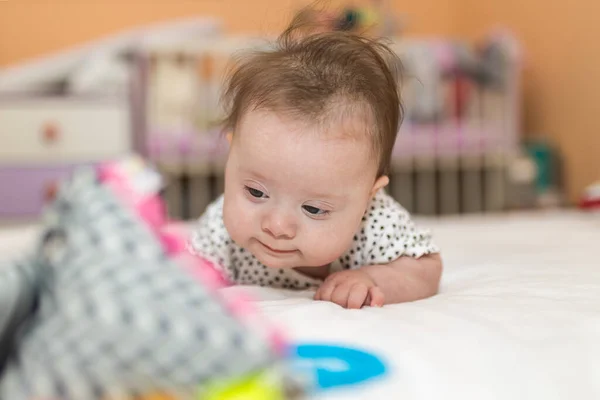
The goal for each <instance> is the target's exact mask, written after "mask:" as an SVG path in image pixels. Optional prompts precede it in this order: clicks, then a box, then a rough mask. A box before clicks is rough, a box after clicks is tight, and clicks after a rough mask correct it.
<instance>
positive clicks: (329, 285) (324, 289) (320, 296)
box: [315, 282, 336, 301]
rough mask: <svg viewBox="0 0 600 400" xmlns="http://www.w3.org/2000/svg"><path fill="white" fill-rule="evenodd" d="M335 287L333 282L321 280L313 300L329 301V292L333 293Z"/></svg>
mask: <svg viewBox="0 0 600 400" xmlns="http://www.w3.org/2000/svg"><path fill="white" fill-rule="evenodd" d="M335 287H336V284H335V283H333V282H323V284H322V285H321V287H320V288H319V290H318V291H317V293H316V294H315V300H322V301H331V294H332V293H333V290H334V289H335Z"/></svg>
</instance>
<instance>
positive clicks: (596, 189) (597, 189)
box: [579, 180, 600, 211]
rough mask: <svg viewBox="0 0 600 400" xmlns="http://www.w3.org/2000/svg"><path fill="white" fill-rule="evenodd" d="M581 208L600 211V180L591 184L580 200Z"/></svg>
mask: <svg viewBox="0 0 600 400" xmlns="http://www.w3.org/2000/svg"><path fill="white" fill-rule="evenodd" d="M579 208H580V209H582V210H588V211H600V180H599V181H597V182H594V183H592V184H591V185H589V186H588V187H587V188H586V189H585V190H584V192H583V195H582V196H581V199H580V201H579Z"/></svg>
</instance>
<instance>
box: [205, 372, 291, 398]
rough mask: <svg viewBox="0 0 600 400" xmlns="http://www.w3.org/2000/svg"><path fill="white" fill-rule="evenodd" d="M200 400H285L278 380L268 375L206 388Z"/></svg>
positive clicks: (257, 375) (259, 375)
mask: <svg viewBox="0 0 600 400" xmlns="http://www.w3.org/2000/svg"><path fill="white" fill-rule="evenodd" d="M197 399H198V400H285V395H284V393H283V389H282V388H281V385H280V384H279V383H278V382H277V379H273V377H272V376H269V375H268V374H264V373H262V374H255V375H250V376H248V377H246V378H242V379H240V380H237V381H233V382H222V383H217V384H212V385H207V386H205V387H204V388H203V389H202V390H201V392H200V393H199V395H198V397H197Z"/></svg>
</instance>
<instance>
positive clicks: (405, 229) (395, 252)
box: [361, 191, 439, 264]
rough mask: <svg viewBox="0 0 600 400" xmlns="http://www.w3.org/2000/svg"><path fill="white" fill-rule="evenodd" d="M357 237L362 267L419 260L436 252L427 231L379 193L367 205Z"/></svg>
mask: <svg viewBox="0 0 600 400" xmlns="http://www.w3.org/2000/svg"><path fill="white" fill-rule="evenodd" d="M361 234H362V236H364V238H362V240H363V242H364V247H363V249H362V250H363V251H362V254H363V262H364V263H365V264H385V263H389V262H392V261H394V260H396V259H398V258H399V257H402V256H408V257H413V258H420V257H423V256H424V255H428V254H434V253H438V252H439V248H438V247H437V245H436V244H435V243H434V242H433V239H432V236H431V234H430V232H428V231H425V230H421V229H419V228H418V227H417V226H416V224H415V223H414V221H413V220H412V219H411V216H410V214H409V213H408V211H406V209H404V208H403V207H402V206H401V205H400V204H399V203H398V202H397V201H396V200H394V199H393V198H392V197H391V196H389V195H387V194H385V192H383V191H381V192H380V193H378V194H377V195H376V196H375V198H374V199H373V201H372V202H371V205H370V207H369V209H368V210H367V212H366V214H365V217H364V218H363V223H362V230H361Z"/></svg>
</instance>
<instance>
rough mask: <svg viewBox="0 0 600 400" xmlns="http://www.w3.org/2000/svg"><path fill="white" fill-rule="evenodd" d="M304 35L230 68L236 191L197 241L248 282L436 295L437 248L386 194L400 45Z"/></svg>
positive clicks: (353, 296) (335, 294)
mask: <svg viewBox="0 0 600 400" xmlns="http://www.w3.org/2000/svg"><path fill="white" fill-rule="evenodd" d="M299 32H300V29H299V26H294V24H292V26H291V27H290V28H288V29H287V30H286V31H285V32H284V33H283V34H282V35H281V36H280V38H279V40H278V42H277V46H276V48H275V49H274V50H271V51H260V52H255V53H252V54H251V55H249V56H248V57H247V58H245V59H242V60H241V61H240V62H239V63H238V64H237V66H236V67H235V69H234V70H233V71H232V74H231V76H230V78H229V80H228V82H227V86H226V91H225V94H224V106H225V109H226V115H227V117H226V120H225V122H226V124H225V125H226V127H227V129H228V130H229V131H230V132H232V133H231V134H229V135H228V140H229V143H230V149H229V154H228V158H227V163H226V168H225V191H224V194H223V196H221V197H220V198H219V199H218V200H216V201H215V202H214V203H213V204H211V205H209V207H208V208H207V210H206V212H205V213H204V215H202V217H201V218H200V220H199V223H198V225H197V227H196V230H195V232H194V234H193V236H192V239H191V243H190V244H191V246H190V248H191V250H192V251H193V252H195V253H196V254H198V255H202V256H204V257H206V258H209V259H211V260H213V261H214V262H215V263H217V264H218V265H221V266H222V267H223V270H224V272H225V273H226V275H227V276H228V277H229V278H230V279H231V280H232V281H233V282H236V283H238V284H258V285H262V286H272V287H279V288H288V289H311V288H315V289H316V294H315V296H314V298H315V299H316V300H323V301H331V302H334V303H337V304H339V305H340V306H342V307H346V308H361V307H363V306H382V305H384V304H391V303H400V302H406V301H413V300H418V299H423V298H426V297H429V296H433V295H434V294H436V293H437V291H438V286H439V281H440V276H441V272H442V262H441V258H440V256H439V250H438V247H437V246H436V245H435V244H434V243H433V242H432V239H431V237H430V236H429V235H428V234H426V233H424V232H420V231H419V230H417V228H416V226H415V224H414V223H413V222H412V221H411V218H410V216H409V214H408V213H407V211H406V210H405V209H403V208H402V207H401V206H400V205H399V204H398V203H397V202H396V201H395V200H394V199H393V198H392V197H390V196H389V195H388V194H386V192H385V190H384V188H385V187H386V185H387V184H388V182H389V179H388V176H387V173H388V165H389V162H390V157H391V152H392V148H393V146H394V142H395V140H396V134H397V131H398V126H399V123H400V121H401V119H402V107H401V103H400V96H399V93H398V85H397V81H396V74H395V73H394V72H393V71H392V68H391V67H390V66H391V65H394V64H393V63H390V60H394V58H393V57H394V55H393V53H392V52H391V51H390V50H389V49H387V48H386V47H385V46H384V45H382V44H380V43H379V42H376V41H374V40H370V39H367V38H363V37H360V36H357V35H353V34H349V33H342V32H319V33H313V34H308V35H307V34H305V33H303V34H299ZM396 65H397V64H396Z"/></svg>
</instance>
